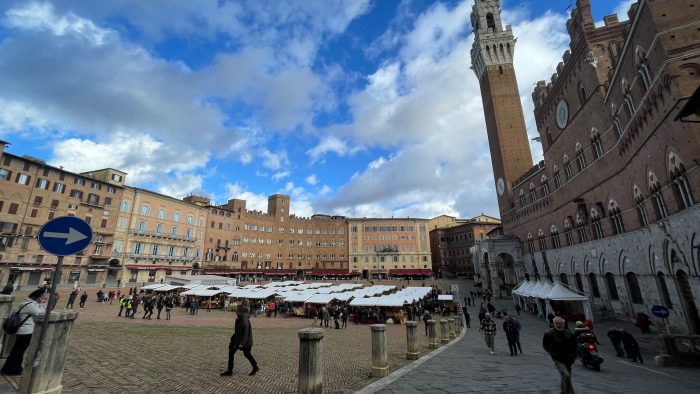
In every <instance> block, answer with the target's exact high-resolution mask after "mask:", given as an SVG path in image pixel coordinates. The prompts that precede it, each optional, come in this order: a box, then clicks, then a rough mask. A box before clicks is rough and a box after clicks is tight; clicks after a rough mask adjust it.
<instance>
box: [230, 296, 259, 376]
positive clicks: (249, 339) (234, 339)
mask: <svg viewBox="0 0 700 394" xmlns="http://www.w3.org/2000/svg"><path fill="white" fill-rule="evenodd" d="M249 312H250V309H249V308H248V305H247V304H244V303H240V304H238V308H237V309H236V314H237V315H238V317H236V325H235V329H234V332H233V335H232V336H231V342H230V343H229V344H228V368H227V369H226V371H224V372H222V373H221V376H231V375H233V356H234V355H235V354H236V351H238V349H241V350H243V356H245V358H247V359H248V361H250V365H251V366H252V367H253V370H252V371H251V372H250V373H249V374H248V376H253V375H255V374H256V373H257V372H258V370H259V368H258V363H257V362H256V361H255V358H253V355H252V354H251V353H250V349H251V348H252V347H253V331H252V329H251V327H250V313H249Z"/></svg>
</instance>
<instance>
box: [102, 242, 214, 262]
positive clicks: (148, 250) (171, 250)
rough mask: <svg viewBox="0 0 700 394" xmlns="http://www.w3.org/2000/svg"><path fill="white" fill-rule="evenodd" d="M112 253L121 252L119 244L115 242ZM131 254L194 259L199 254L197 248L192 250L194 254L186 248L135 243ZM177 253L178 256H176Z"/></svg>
mask: <svg viewBox="0 0 700 394" xmlns="http://www.w3.org/2000/svg"><path fill="white" fill-rule="evenodd" d="M114 251H115V252H121V242H115V244H114ZM132 252H133V254H135V255H137V256H141V257H148V256H152V257H160V256H165V257H195V258H198V257H199V256H200V254H201V251H200V250H199V248H197V249H194V254H193V253H192V249H190V248H188V247H181V248H179V247H177V246H173V245H160V244H146V243H142V242H135V243H134V244H133V247H132ZM178 252H179V254H178Z"/></svg>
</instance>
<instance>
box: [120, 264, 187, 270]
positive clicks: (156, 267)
mask: <svg viewBox="0 0 700 394" xmlns="http://www.w3.org/2000/svg"><path fill="white" fill-rule="evenodd" d="M126 268H127V269H130V270H139V271H145V270H156V271H157V270H166V271H189V270H191V269H192V267H189V266H186V265H180V266H178V265H127V266H126Z"/></svg>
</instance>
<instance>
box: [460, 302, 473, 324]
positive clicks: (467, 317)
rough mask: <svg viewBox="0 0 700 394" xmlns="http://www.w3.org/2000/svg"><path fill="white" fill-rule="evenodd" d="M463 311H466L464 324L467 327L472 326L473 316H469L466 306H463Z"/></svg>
mask: <svg viewBox="0 0 700 394" xmlns="http://www.w3.org/2000/svg"><path fill="white" fill-rule="evenodd" d="M462 313H464V324H465V325H466V326H467V328H471V325H470V322H471V317H470V316H469V311H467V307H466V306H463V307H462Z"/></svg>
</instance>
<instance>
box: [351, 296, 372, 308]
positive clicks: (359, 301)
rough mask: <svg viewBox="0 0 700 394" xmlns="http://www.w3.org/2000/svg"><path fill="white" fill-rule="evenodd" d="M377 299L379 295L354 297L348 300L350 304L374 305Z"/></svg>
mask: <svg viewBox="0 0 700 394" xmlns="http://www.w3.org/2000/svg"><path fill="white" fill-rule="evenodd" d="M378 300H379V297H370V298H355V299H353V300H352V301H350V305H352V306H375V305H377V301H378Z"/></svg>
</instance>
